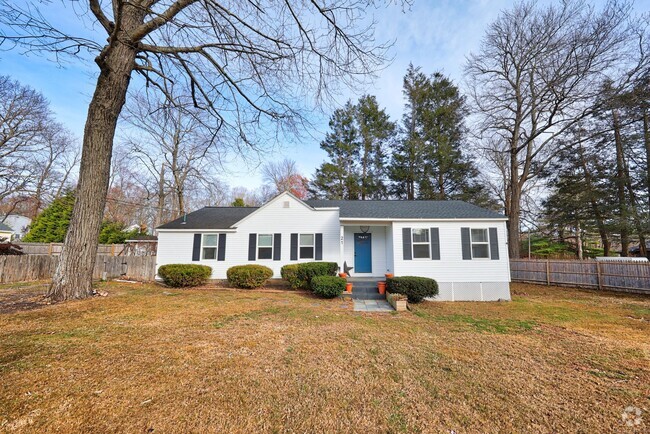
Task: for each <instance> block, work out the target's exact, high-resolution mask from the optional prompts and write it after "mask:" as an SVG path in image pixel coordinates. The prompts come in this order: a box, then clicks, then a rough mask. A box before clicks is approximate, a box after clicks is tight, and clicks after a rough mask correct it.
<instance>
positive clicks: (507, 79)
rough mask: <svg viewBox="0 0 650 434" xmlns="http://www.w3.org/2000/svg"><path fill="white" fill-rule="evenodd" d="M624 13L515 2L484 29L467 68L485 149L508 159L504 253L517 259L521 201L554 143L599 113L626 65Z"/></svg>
mask: <svg viewBox="0 0 650 434" xmlns="http://www.w3.org/2000/svg"><path fill="white" fill-rule="evenodd" d="M629 13H630V6H629V4H628V3H625V2H620V3H619V2H608V3H607V4H606V5H605V7H604V9H603V10H602V11H600V12H597V11H595V10H594V8H593V7H591V6H590V5H588V4H587V3H585V2H583V1H580V0H567V1H563V2H561V3H559V4H552V5H541V4H538V3H535V2H521V3H518V4H516V5H515V6H514V8H512V9H511V10H507V11H504V12H502V13H501V14H500V16H499V18H498V19H497V20H496V21H495V22H494V23H493V24H492V25H490V26H489V28H488V30H487V32H486V35H485V37H484V38H483V42H482V45H481V49H480V50H479V51H478V52H477V53H474V54H472V55H471V56H470V57H469V59H468V63H467V66H466V73H467V77H468V81H469V85H470V92H471V96H472V100H473V103H474V106H475V108H476V111H477V114H478V118H477V120H478V121H479V123H478V124H477V129H478V131H477V134H478V135H479V136H480V137H481V139H482V141H483V146H484V147H489V148H493V152H494V153H496V154H503V155H505V156H506V159H507V161H506V162H505V163H506V164H505V165H503V166H502V167H500V169H503V172H504V174H505V176H504V185H503V186H502V189H503V191H504V204H503V205H504V209H505V212H506V215H507V216H508V248H509V251H510V256H511V257H512V258H517V257H519V248H520V243H519V233H520V220H521V206H522V196H523V192H524V190H525V188H526V186H527V185H529V184H530V183H531V181H533V180H534V179H535V178H537V177H539V176H540V175H541V174H542V173H543V171H544V169H545V168H546V166H547V165H548V164H549V163H550V162H551V161H552V160H553V159H554V158H555V157H556V155H557V152H558V146H559V144H560V143H561V141H560V140H559V139H561V138H562V136H563V135H564V134H566V133H567V131H569V130H570V129H571V128H572V127H574V126H576V125H578V124H579V123H580V122H581V121H583V120H584V119H586V118H588V117H589V116H590V115H591V114H592V113H594V112H596V111H598V107H597V106H596V105H594V104H592V103H593V101H594V99H595V98H596V97H597V96H598V95H599V93H600V92H601V83H602V81H603V79H604V77H605V76H606V75H607V74H608V73H615V70H616V69H617V68H619V67H620V65H624V64H626V63H627V61H628V60H629V59H628V57H627V55H628V54H629V53H628V52H627V51H626V50H627V44H628V43H629V41H630V38H629V34H628V33H627V19H628V17H629Z"/></svg>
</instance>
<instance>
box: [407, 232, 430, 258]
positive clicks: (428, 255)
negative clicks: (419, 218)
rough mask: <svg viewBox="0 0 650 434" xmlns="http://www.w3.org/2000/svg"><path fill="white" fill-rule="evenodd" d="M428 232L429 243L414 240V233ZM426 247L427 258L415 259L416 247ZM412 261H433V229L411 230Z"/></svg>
mask: <svg viewBox="0 0 650 434" xmlns="http://www.w3.org/2000/svg"><path fill="white" fill-rule="evenodd" d="M421 230H424V231H427V238H428V239H429V241H417V242H416V241H415V240H414V238H413V231H421ZM416 244H417V245H426V246H427V256H426V257H420V258H417V257H415V245H416ZM411 259H412V260H413V261H427V260H430V259H431V229H429V228H411Z"/></svg>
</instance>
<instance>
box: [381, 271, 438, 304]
mask: <svg viewBox="0 0 650 434" xmlns="http://www.w3.org/2000/svg"><path fill="white" fill-rule="evenodd" d="M386 289H387V290H388V292H391V293H395V294H404V295H406V297H407V298H408V301H409V303H419V302H421V301H422V300H423V299H424V298H426V297H435V296H436V295H438V282H436V281H435V280H433V279H429V278H428V277H415V276H402V277H393V278H390V279H386Z"/></svg>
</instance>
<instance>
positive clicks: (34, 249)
mask: <svg viewBox="0 0 650 434" xmlns="http://www.w3.org/2000/svg"><path fill="white" fill-rule="evenodd" d="M17 244H18V245H19V246H20V247H22V248H23V253H24V254H26V255H60V254H61V250H63V243H23V242H19V243H17ZM122 250H124V244H100V245H99V247H98V248H97V255H100V256H101V255H107V256H117V255H119V254H120V253H121V252H122Z"/></svg>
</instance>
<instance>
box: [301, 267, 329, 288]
mask: <svg viewBox="0 0 650 434" xmlns="http://www.w3.org/2000/svg"><path fill="white" fill-rule="evenodd" d="M338 269H339V265H338V264H337V263H336V262H303V263H302V264H298V272H297V278H298V279H299V280H300V281H301V282H304V286H303V288H305V289H311V280H312V279H313V278H314V277H316V276H336V271H337V270H338Z"/></svg>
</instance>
